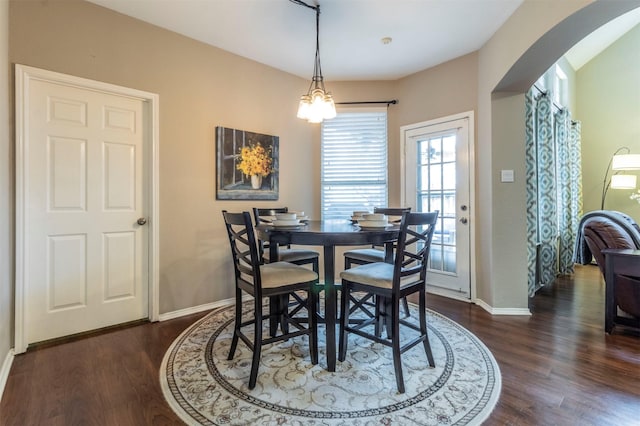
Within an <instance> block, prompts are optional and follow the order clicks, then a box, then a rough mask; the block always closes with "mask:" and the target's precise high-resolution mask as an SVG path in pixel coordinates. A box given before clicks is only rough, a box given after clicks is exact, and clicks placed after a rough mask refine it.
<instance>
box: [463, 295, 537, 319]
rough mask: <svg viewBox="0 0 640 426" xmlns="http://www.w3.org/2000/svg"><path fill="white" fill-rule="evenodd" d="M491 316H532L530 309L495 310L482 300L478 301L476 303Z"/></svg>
mask: <svg viewBox="0 0 640 426" xmlns="http://www.w3.org/2000/svg"><path fill="white" fill-rule="evenodd" d="M474 303H475V304H476V305H478V306H480V307H481V308H482V309H484V310H485V311H487V312H489V313H490V314H491V315H525V316H531V311H530V310H529V308H494V307H493V306H491V305H489V304H488V303H486V302H485V301H484V300H482V299H476V300H475V302H474Z"/></svg>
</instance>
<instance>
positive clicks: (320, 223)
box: [256, 219, 400, 371]
mask: <svg viewBox="0 0 640 426" xmlns="http://www.w3.org/2000/svg"><path fill="white" fill-rule="evenodd" d="M256 233H257V235H258V238H259V239H261V240H263V241H269V250H270V252H269V258H270V259H277V258H278V246H288V245H292V244H293V245H305V246H322V247H323V272H324V283H323V288H324V298H325V303H324V315H323V317H322V321H323V322H324V323H325V327H326V355H327V370H328V371H335V369H336V323H337V320H338V309H337V306H338V304H337V291H336V283H335V270H336V268H335V251H336V247H337V246H362V245H379V246H384V247H385V261H386V262H392V259H393V243H394V242H395V241H396V240H397V239H398V235H399V233H400V227H399V226H398V224H390V225H388V226H384V227H375V228H365V227H362V226H359V225H358V224H357V223H355V222H352V221H350V220H340V219H331V220H310V221H306V222H305V223H301V224H300V225H297V226H288V227H279V226H274V225H271V224H260V225H257V226H256Z"/></svg>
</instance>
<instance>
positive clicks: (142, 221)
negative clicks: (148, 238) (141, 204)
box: [138, 217, 147, 225]
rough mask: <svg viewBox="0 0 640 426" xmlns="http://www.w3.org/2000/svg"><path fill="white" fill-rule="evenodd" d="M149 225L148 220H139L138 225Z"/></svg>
mask: <svg viewBox="0 0 640 426" xmlns="http://www.w3.org/2000/svg"><path fill="white" fill-rule="evenodd" d="M146 223H147V219H145V218H144V217H141V218H140V219H138V225H145V224H146Z"/></svg>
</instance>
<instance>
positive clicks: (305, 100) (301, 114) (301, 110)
mask: <svg viewBox="0 0 640 426" xmlns="http://www.w3.org/2000/svg"><path fill="white" fill-rule="evenodd" d="M310 109H311V97H310V96H307V95H302V97H300V103H299V104H298V118H302V119H304V120H307V119H308V118H309V111H310Z"/></svg>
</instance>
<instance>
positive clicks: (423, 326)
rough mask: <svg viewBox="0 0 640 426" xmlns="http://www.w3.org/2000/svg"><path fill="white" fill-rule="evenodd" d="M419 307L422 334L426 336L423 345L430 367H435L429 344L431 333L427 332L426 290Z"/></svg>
mask: <svg viewBox="0 0 640 426" xmlns="http://www.w3.org/2000/svg"><path fill="white" fill-rule="evenodd" d="M418 306H419V307H420V314H419V317H420V333H421V334H422V335H423V336H424V340H423V341H422V344H423V345H424V352H425V353H426V354H427V360H428V361H429V367H435V366H436V363H435V362H434V360H433V353H432V352H431V344H430V343H429V333H428V331H427V309H426V295H425V290H421V291H420V292H419V296H418Z"/></svg>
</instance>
